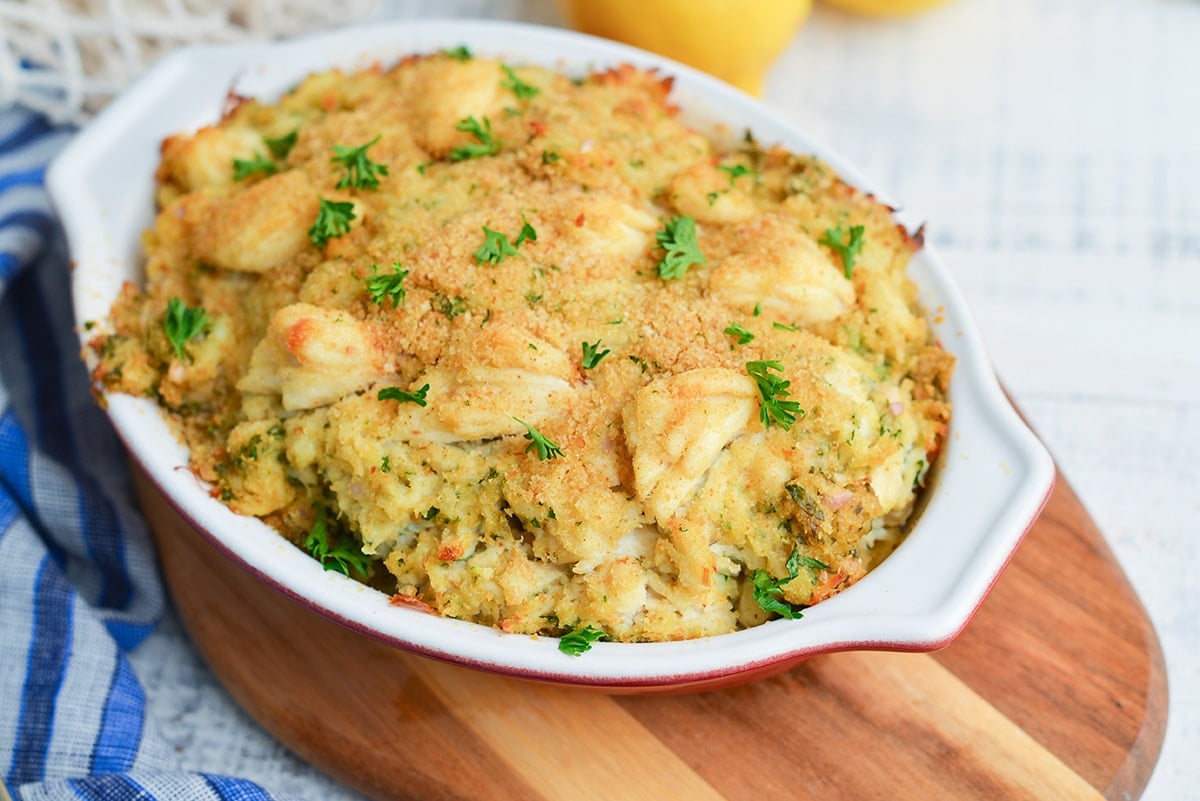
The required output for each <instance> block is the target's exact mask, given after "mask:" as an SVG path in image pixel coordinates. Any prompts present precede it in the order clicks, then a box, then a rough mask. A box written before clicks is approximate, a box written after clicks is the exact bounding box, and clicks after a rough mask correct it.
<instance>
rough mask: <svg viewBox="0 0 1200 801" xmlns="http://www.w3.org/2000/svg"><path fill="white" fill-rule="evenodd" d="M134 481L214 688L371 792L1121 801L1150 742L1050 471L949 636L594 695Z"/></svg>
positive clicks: (1089, 555)
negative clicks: (401, 639) (345, 602)
mask: <svg viewBox="0 0 1200 801" xmlns="http://www.w3.org/2000/svg"><path fill="white" fill-rule="evenodd" d="M139 484H140V487H139V492H140V494H141V496H142V502H143V508H144V509H145V511H146V512H147V516H148V517H149V518H150V519H151V520H152V521H155V523H154V525H155V527H156V537H157V540H158V544H159V549H160V555H161V561H162V566H163V570H164V574H165V577H166V581H167V584H168V586H169V588H170V590H171V593H172V596H173V598H174V600H175V604H176V606H177V607H178V609H179V612H180V615H181V617H182V618H183V621H184V624H185V625H186V626H187V629H188V631H189V632H190V633H191V636H192V639H193V640H194V641H195V643H196V646H197V647H198V648H199V650H200V652H201V653H202V654H203V655H204V658H205V659H206V660H207V661H208V664H209V665H210V666H211V668H212V669H213V671H214V672H215V673H216V675H217V676H218V677H219V678H220V680H221V681H222V682H223V683H224V684H225V686H226V687H227V688H228V689H229V691H230V693H232V694H233V696H234V698H236V699H237V700H238V702H239V703H240V704H241V705H242V706H243V707H244V708H245V709H246V710H247V711H249V712H250V714H252V715H253V716H254V717H255V718H256V719H257V720H258V721H259V722H260V723H261V724H262V725H263V726H264V727H266V728H267V729H268V730H269V731H270V732H272V733H273V734H274V735H275V736H276V737H278V738H279V739H280V740H281V741H282V742H283V743H284V744H286V745H287V746H288V747H289V748H291V749H292V750H294V751H295V752H296V753H297V754H299V755H300V756H302V757H303V758H305V759H307V760H309V761H311V762H312V763H313V764H315V765H317V766H318V767H319V768H321V769H322V770H324V771H326V772H328V773H329V774H331V775H332V776H334V777H336V778H338V779H339V780H341V781H342V782H344V783H346V784H347V785H350V786H352V787H354V788H357V789H358V790H360V791H362V792H364V793H366V794H367V795H369V796H371V797H373V798H377V799H389V800H390V799H420V800H421V801H433V800H434V799H519V800H520V801H538V800H539V799H545V800H546V801H551V800H555V801H557V800H558V799H571V800H572V801H575V800H577V799H683V800H685V801H709V800H710V799H711V800H712V801H716V800H717V799H726V800H727V801H743V800H744V801H763V799H793V798H812V799H817V798H820V799H823V801H824V800H828V801H837V800H841V799H846V800H852V801H858V800H859V799H863V800H866V799H884V798H886V799H901V800H902V799H910V798H911V799H920V800H921V801H928V800H929V799H990V800H991V801H999V800H1001V799H1004V800H1006V799H1038V800H1039V801H1046V800H1047V799H1099V798H1108V799H1122V800H1123V801H1124V800H1125V799H1133V798H1137V797H1138V796H1139V795H1140V794H1141V792H1142V790H1143V788H1144V787H1145V785H1146V782H1147V781H1148V779H1149V777H1150V773H1151V771H1152V769H1153V767H1154V763H1155V761H1156V760H1157V758H1158V752H1159V749H1160V747H1161V745H1162V739H1163V731H1164V728H1165V726H1166V710H1167V688H1166V679H1165V674H1164V668H1163V660H1162V653H1161V651H1160V649H1159V644H1158V640H1157V637H1156V635H1155V633H1154V629H1153V627H1152V626H1151V624H1150V622H1149V620H1148V619H1147V617H1146V614H1145V612H1144V610H1143V609H1142V606H1141V604H1140V602H1139V601H1138V599H1137V597H1136V595H1135V594H1134V593H1133V590H1132V589H1131V587H1130V586H1129V583H1128V581H1127V580H1126V578H1125V576H1124V574H1123V573H1122V572H1121V569H1120V567H1119V566H1118V565H1117V563H1116V562H1115V561H1114V559H1113V557H1112V554H1111V552H1110V551H1109V549H1108V547H1107V546H1106V545H1105V543H1104V540H1103V538H1102V537H1101V535H1100V532H1099V531H1098V530H1097V528H1096V526H1095V525H1094V524H1093V522H1092V520H1091V518H1090V517H1089V516H1088V514H1087V512H1086V511H1085V510H1084V508H1083V506H1082V505H1081V504H1080V503H1079V500H1078V498H1077V497H1076V496H1075V494H1074V492H1072V491H1071V489H1070V488H1069V487H1068V486H1067V484H1066V482H1065V481H1064V480H1063V479H1062V477H1061V476H1059V480H1058V484H1057V487H1056V489H1055V490H1054V493H1053V495H1052V496H1051V498H1050V500H1049V503H1048V504H1047V506H1046V509H1045V512H1044V513H1043V515H1042V517H1041V519H1040V520H1039V522H1038V523H1037V524H1036V525H1035V526H1034V528H1033V530H1032V531H1030V533H1029V534H1028V536H1027V537H1026V539H1025V542H1024V543H1023V544H1022V546H1021V548H1020V550H1019V551H1018V552H1017V554H1016V556H1015V557H1014V559H1013V561H1012V563H1011V564H1010V565H1009V567H1008V569H1007V570H1006V571H1005V573H1004V575H1003V576H1002V577H1001V579H1000V580H999V582H998V583H997V584H996V586H995V588H994V590H993V591H992V593H991V595H990V596H989V598H988V599H987V600H986V601H985V602H984V604H983V606H982V607H981V609H980V611H979V613H978V614H977V615H976V617H975V618H974V620H973V621H972V622H971V624H970V625H969V626H968V627H967V629H966V631H965V632H964V633H963V635H962V636H961V637H960V638H959V639H958V640H957V641H956V642H955V643H954V644H953V645H951V646H950V647H948V648H946V649H944V650H942V651H940V652H938V653H935V654H896V653H867V652H859V653H842V654H831V655H828V656H821V657H815V658H813V659H810V660H809V661H807V662H805V663H803V664H801V665H800V666H799V667H796V668H794V669H792V670H790V671H788V672H786V673H783V674H780V675H777V676H775V677H773V678H770V679H765V680H762V681H758V682H754V683H751V684H747V685H743V686H741V687H735V688H732V689H726V690H719V691H714V692H709V693H703V694H698V695H675V696H608V695H602V694H599V693H596V692H589V691H582V690H573V689H563V688H556V687H550V686H544V685H539V684H533V683H529V682H522V681H518V680H514V679H507V678H500V677H497V676H492V675H485V674H480V673H476V672H474V671H469V670H466V669H463V668H456V667H451V666H448V665H444V664H441V663H437V662H433V661H430V660H427V659H424V658H421V657H416V656H412V655H409V654H406V653H403V652H401V651H398V650H395V649H392V648H390V647H387V646H384V645H381V644H378V643H375V642H373V641H371V640H368V639H366V638H365V637H362V636H360V635H357V634H354V633H352V632H350V631H348V630H346V629H343V628H341V627H339V626H337V625H335V624H334V623H331V622H329V621H328V620H326V619H324V618H322V617H320V616H318V615H316V614H314V613H312V612H310V611H308V610H307V609H305V608H303V607H301V606H299V605H297V604H296V603H295V602H293V601H291V600H290V599H288V598H286V597H284V596H283V595H282V594H279V593H277V592H275V591H274V590H271V589H269V588H267V587H266V586H265V585H263V584H260V583H259V582H258V581H256V580H255V579H253V578H251V577H250V575H249V574H247V573H245V572H243V571H242V570H240V569H238V568H237V567H235V566H234V565H233V563H232V562H230V561H228V560H227V559H226V558H225V557H224V556H223V555H221V554H220V553H219V552H218V551H217V550H216V549H215V548H213V547H212V546H211V545H209V544H208V543H207V541H205V540H203V539H202V538H201V537H199V536H198V535H197V534H196V533H195V532H194V531H192V530H191V529H190V528H189V527H188V526H187V525H186V524H185V523H184V522H183V521H182V520H181V519H180V518H179V517H178V516H177V515H176V514H175V513H174V511H173V510H172V509H171V508H170V507H169V506H167V505H166V503H165V502H164V501H163V500H162V499H161V497H160V496H158V495H157V494H156V493H154V492H153V491H152V490H149V489H148V485H147V483H146V481H145V479H144V478H141V479H140V481H139Z"/></svg>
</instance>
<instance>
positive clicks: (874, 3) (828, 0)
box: [822, 0, 946, 17]
mask: <svg viewBox="0 0 1200 801" xmlns="http://www.w3.org/2000/svg"><path fill="white" fill-rule="evenodd" d="M822 2H823V3H825V4H826V5H830V6H834V7H835V8H840V9H842V10H843V11H851V12H853V13H855V14H862V15H863V16H866V17H903V16H906V15H908V14H916V13H917V12H918V11H924V10H925V9H927V8H933V7H934V6H940V5H941V4H942V3H944V2H946V0H822Z"/></svg>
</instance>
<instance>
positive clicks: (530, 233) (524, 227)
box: [513, 217, 537, 248]
mask: <svg viewBox="0 0 1200 801" xmlns="http://www.w3.org/2000/svg"><path fill="white" fill-rule="evenodd" d="M536 241H537V229H535V228H534V227H533V226H532V225H530V224H529V220H527V219H525V218H524V217H521V230H520V231H518V232H517V238H516V239H515V240H514V241H513V247H515V248H519V247H521V243H522V242H536Z"/></svg>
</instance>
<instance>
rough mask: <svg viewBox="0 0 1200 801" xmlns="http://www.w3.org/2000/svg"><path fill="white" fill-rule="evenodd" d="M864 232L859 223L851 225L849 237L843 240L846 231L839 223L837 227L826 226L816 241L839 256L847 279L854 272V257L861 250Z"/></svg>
mask: <svg viewBox="0 0 1200 801" xmlns="http://www.w3.org/2000/svg"><path fill="white" fill-rule="evenodd" d="M864 233H866V229H865V228H863V227H862V226H861V225H852V226H850V231H849V235H850V239H849V240H848V241H843V240H845V238H846V234H847V232H845V231H843V230H842V226H840V225H839V226H838V227H837V228H826V229H825V235H824V236H822V237H821V238H820V239H818V240H817V242H818V243H820V244H822V245H825V246H826V247H828V248H829V249H830V250H832V251H834V252H835V253H837V254H838V255H839V256H841V258H842V269H843V270H844V271H845V273H846V278H847V279H848V278H850V276H851V275H852V274H853V273H854V259H855V257H857V256H858V254H859V252H860V251H861V250H862V246H863V234H864Z"/></svg>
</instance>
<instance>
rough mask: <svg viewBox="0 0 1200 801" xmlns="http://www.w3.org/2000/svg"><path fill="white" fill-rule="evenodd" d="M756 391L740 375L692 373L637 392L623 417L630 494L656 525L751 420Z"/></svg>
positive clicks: (709, 370) (715, 370)
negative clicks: (632, 492)
mask: <svg viewBox="0 0 1200 801" xmlns="http://www.w3.org/2000/svg"><path fill="white" fill-rule="evenodd" d="M756 397H757V395H756V389H755V385H754V382H753V381H752V380H751V379H750V377H749V376H747V375H745V374H744V373H739V372H736V371H734V370H727V369H724V368H704V369H699V370H690V371H688V372H686V373H681V374H679V375H676V376H671V377H669V378H661V379H658V380H656V381H653V382H651V383H650V384H647V385H646V386H645V387H643V388H642V389H641V390H639V391H638V393H637V395H636V396H635V397H634V400H633V403H632V404H631V405H630V406H629V407H628V408H627V409H626V411H625V415H624V422H625V439H626V442H627V443H628V445H629V450H630V452H631V454H632V456H633V473H634V490H635V492H636V493H637V496H638V497H639V498H640V499H641V500H642V501H643V502H644V503H645V506H646V510H647V511H648V512H649V513H650V514H651V515H652V516H653V517H654V518H655V519H656V520H658V522H659V524H660V525H661V524H664V523H665V521H667V520H668V519H670V518H671V517H672V516H673V515H675V514H676V513H677V512H678V511H679V509H680V507H681V506H682V505H683V504H684V502H685V501H686V500H687V498H688V496H689V495H690V494H691V493H692V492H693V491H694V490H695V488H696V486H697V485H698V484H699V483H700V481H701V479H702V478H703V477H704V473H705V471H707V470H708V468H709V465H711V464H712V463H713V460H715V459H716V458H717V456H718V455H719V454H720V453H721V451H722V450H723V449H724V448H725V446H726V445H728V444H729V443H730V442H732V441H733V440H734V439H735V438H736V437H738V436H739V435H740V434H742V433H743V432H745V431H746V429H747V426H748V425H749V423H750V421H751V420H752V419H753V418H754V413H755V399H756Z"/></svg>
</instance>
